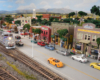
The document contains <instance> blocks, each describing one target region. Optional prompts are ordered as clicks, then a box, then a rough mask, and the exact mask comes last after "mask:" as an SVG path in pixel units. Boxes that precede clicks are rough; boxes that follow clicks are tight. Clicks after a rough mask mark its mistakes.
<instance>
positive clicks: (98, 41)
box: [96, 38, 100, 47]
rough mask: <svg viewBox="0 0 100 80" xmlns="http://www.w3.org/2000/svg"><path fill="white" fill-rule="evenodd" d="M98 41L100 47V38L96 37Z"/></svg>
mask: <svg viewBox="0 0 100 80" xmlns="http://www.w3.org/2000/svg"><path fill="white" fill-rule="evenodd" d="M96 42H97V44H98V47H99V45H100V38H97V39H96Z"/></svg>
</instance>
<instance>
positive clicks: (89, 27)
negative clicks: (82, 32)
mask: <svg viewBox="0 0 100 80" xmlns="http://www.w3.org/2000/svg"><path fill="white" fill-rule="evenodd" d="M84 28H86V29H93V26H89V25H85V26H84Z"/></svg>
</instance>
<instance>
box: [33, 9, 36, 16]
mask: <svg viewBox="0 0 100 80" xmlns="http://www.w3.org/2000/svg"><path fill="white" fill-rule="evenodd" d="M33 18H36V10H35V9H33Z"/></svg>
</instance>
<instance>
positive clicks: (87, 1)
mask: <svg viewBox="0 0 100 80" xmlns="http://www.w3.org/2000/svg"><path fill="white" fill-rule="evenodd" d="M97 1H98V0H83V2H81V3H80V4H77V5H75V7H87V6H89V4H91V3H95V2H97Z"/></svg>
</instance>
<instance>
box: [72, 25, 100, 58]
mask: <svg viewBox="0 0 100 80" xmlns="http://www.w3.org/2000/svg"><path fill="white" fill-rule="evenodd" d="M97 38H100V28H95V25H94V24H92V23H85V24H83V26H77V25H75V27H74V38H73V47H74V48H75V49H76V50H77V52H78V53H84V54H86V55H87V56H89V55H98V50H100V48H99V47H98V45H97V42H96V39H97Z"/></svg>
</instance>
